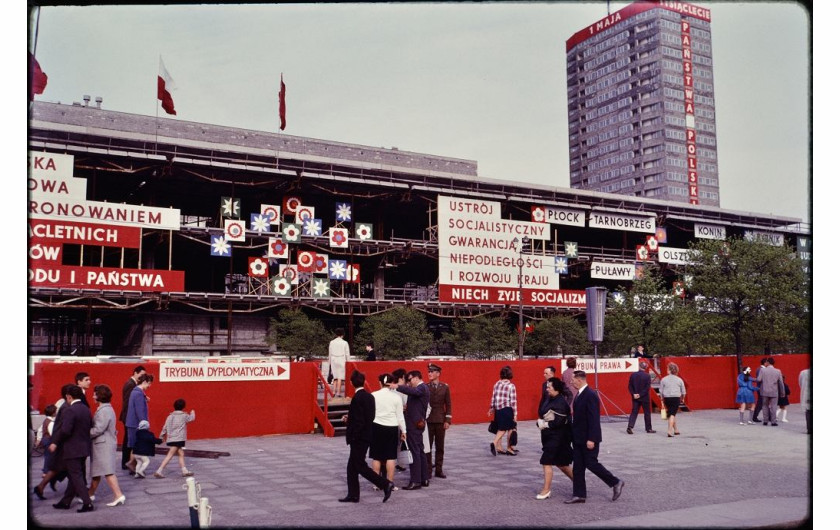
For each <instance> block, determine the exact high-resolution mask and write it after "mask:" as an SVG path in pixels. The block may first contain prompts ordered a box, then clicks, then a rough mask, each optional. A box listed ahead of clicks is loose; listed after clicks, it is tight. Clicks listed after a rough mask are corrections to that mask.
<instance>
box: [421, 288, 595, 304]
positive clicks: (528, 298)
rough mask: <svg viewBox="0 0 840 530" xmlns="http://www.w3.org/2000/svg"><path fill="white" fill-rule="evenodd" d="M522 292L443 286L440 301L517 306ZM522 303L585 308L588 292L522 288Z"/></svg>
mask: <svg viewBox="0 0 840 530" xmlns="http://www.w3.org/2000/svg"><path fill="white" fill-rule="evenodd" d="M519 291H520V290H519V289H517V288H515V287H514V288H509V287H494V286H490V285H481V286H475V285H469V286H466V285H446V284H441V285H440V288H439V290H438V299H439V300H440V301H441V302H453V303H467V304H494V305H496V304H505V305H518V304H519ZM522 303H523V305H527V306H545V307H575V308H585V307H586V291H571V290H554V289H526V288H523V289H522Z"/></svg>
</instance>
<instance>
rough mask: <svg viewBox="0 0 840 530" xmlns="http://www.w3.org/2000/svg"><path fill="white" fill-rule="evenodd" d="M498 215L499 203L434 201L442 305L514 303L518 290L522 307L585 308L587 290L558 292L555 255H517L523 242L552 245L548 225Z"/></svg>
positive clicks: (456, 199) (453, 200) (499, 210)
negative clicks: (449, 303)
mask: <svg viewBox="0 0 840 530" xmlns="http://www.w3.org/2000/svg"><path fill="white" fill-rule="evenodd" d="M501 210H502V206H501V203H498V202H493V201H483V200H478V199H464V198H460V197H447V196H443V195H439V196H438V255H439V259H438V272H439V279H440V280H439V291H438V293H439V294H438V298H439V299H440V301H441V302H457V303H473V304H494V305H498V304H518V303H519V293H520V286H521V292H522V297H523V298H522V302H523V304H527V305H538V306H550V307H576V308H577V307H586V293H585V291H569V290H561V289H560V277H559V274H558V273H557V272H556V271H555V267H554V257H553V256H544V255H536V254H520V252H519V249H520V245H521V243H520V242H521V241H522V239H523V237H527V238H529V239H532V240H540V241H548V240H550V238H551V225H550V224H548V223H539V222H531V221H515V220H510V219H502V215H501ZM514 239H516V242H514ZM520 264H521V271H522V272H521V276H520Z"/></svg>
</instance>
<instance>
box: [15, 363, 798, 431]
mask: <svg viewBox="0 0 840 530" xmlns="http://www.w3.org/2000/svg"><path fill="white" fill-rule="evenodd" d="M759 359H760V356H747V357H745V358H744V362H745V363H746V365H748V366H751V367H752V368H753V373H755V370H756V368H757V366H758V360H759ZM774 359H775V360H776V368H778V369H780V370H781V371H782V373H783V374H784V375H785V376H786V382H787V383H788V386H789V387H790V390H791V396H790V401H791V403H799V382H798V379H799V372H800V371H801V370H803V369H805V368H807V367H809V366H810V364H811V356H810V355H809V354H789V355H775V356H774ZM670 360H673V361H674V362H676V363H677V364H678V365H679V367H680V377H682V378H683V380H685V382H686V390H687V398H686V401H687V403H688V406H689V407H690V408H691V409H694V410H699V409H713V408H735V393H736V390H737V384H736V381H735V378H736V377H737V369H736V361H735V357H734V356H725V357H724V356H720V357H674V358H663V359H661V360H660V367H661V368H662V370H663V371H664V370H665V367H666V366H667V364H668V362H669V361H670ZM435 363H436V364H438V365H440V366H441V368H442V370H441V381H443V382H445V383H448V384H449V386H450V388H451V393H452V409H453V414H452V417H453V422H454V423H483V422H487V421H489V419H488V417H487V410H488V409H489V408H490V396H491V394H492V392H493V385H494V384H495V383H496V381H498V379H499V370H501V368H502V367H503V366H505V365H510V366H511V367H512V369H513V383H514V384H515V385H516V391H517V397H518V401H519V405H518V408H519V418H518V419H519V420H520V421H527V420H534V419H536V417H537V405H538V403H539V396H540V385H541V384H542V382H543V381H544V379H543V375H542V372H543V369H544V368H545V367H546V366H548V365H553V366H554V367H555V368H557V370H558V371H559V370H561V367H562V363H561V360H560V359H539V360H526V361H435ZM136 364H139V363H124V362H123V363H83V362H77V363H53V362H40V363H37V364H36V365H35V371H34V374H33V376H32V383H33V388H32V390H31V393H30V400H31V401H30V404H31V405H32V406H33V407H36V408H37V409H38V410H41V411H43V410H44V407H45V406H46V405H47V404H49V403H55V401H56V400H57V399H58V398H59V396H58V393H59V391H60V389H61V386H62V385H64V384H66V383H70V382H72V381H73V376H74V375H75V374H76V372H80V371H86V372H88V373H89V374H90V375H91V379H92V381H93V384H94V385H96V384H100V383H104V384H107V385H109V386H110V387H111V390H112V391H113V392H114V399H113V401H112V404H113V406H114V410H115V411H116V412H117V413H119V410H120V407H121V406H122V395H121V392H122V385H123V384H124V383H125V381H127V380H128V378H129V376H130V375H131V371H132V369H133V368H134V366H135V365H136ZM142 364H143V365H144V366H145V367H146V369H147V371H148V372H149V373H151V374H153V375H154V376H155V382H154V383H152V386H151V388H150V389H149V391H148V395H149V397H150V398H151V401H150V402H149V412H150V416H151V417H150V420H151V424H152V430H154V431H155V432H160V428H161V427H162V426H163V422H164V421H165V420H166V416H167V415H168V414H169V412H171V410H172V403H173V402H174V401H175V399H177V398H183V399H185V400H186V401H187V409H188V410H189V409H192V408H195V410H196V421H195V422H193V423H191V424H190V426H189V437H190V438H192V439H200V438H226V437H242V436H260V435H266V434H278V433H284V434H299V433H308V432H311V431H312V427H313V423H314V417H315V400H314V395H315V390H316V386H315V385H316V377H317V376H316V373H317V370H318V368H317V365H316V364H315V363H290V370H291V373H290V378H289V380H287V381H286V380H281V381H231V382H207V383H199V382H190V383H164V382H160V381H158V380H157V376H158V370H159V365H158V363H156V362H149V361H145V360H144V361H143V362H142ZM427 367H428V362H426V361H405V362H403V361H374V362H365V361H356V362H349V363H347V375H349V374H350V373H352V371H353V370H354V369H358V370H360V371H362V372H364V373H365V375H366V378H367V383H368V385H369V387H370V388H371V390H376V389H378V388H379V380H378V377H379V374H381V373H384V372H392V371H393V370H395V369H397V368H405V369H406V370H408V371H410V370H419V371H420V373H421V374H423V380H424V381H428V375H427ZM629 376H630V374H629V373H599V374H598V389H599V390H600V391H601V394H602V401H603V403H604V405H605V407H606V412H607V414H622V413H625V414H626V413H627V412H629V408H630V396H629V394H628V392H627V381H628V378H629ZM589 384H590V385H591V386H593V387H594V386H595V378H594V374H589ZM352 394H353V389H352V388H349V389H348V395H351V396H352ZM602 411H603V409H602ZM120 428H121V426H120ZM120 436H121V435H120ZM120 439H122V438H120Z"/></svg>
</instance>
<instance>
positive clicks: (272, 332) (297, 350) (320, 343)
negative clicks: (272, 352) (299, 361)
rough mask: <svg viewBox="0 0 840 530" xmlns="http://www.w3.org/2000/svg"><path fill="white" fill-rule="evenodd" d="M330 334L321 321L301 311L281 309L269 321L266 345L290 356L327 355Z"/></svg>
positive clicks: (307, 357) (310, 356) (308, 357)
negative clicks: (273, 346) (272, 346)
mask: <svg viewBox="0 0 840 530" xmlns="http://www.w3.org/2000/svg"><path fill="white" fill-rule="evenodd" d="M330 339H331V337H330V334H329V333H327V330H326V329H325V328H324V324H323V323H322V322H321V321H320V320H314V319H311V318H309V317H308V316H307V315H306V314H305V313H304V312H303V311H301V310H300V309H281V310H280V311H279V312H278V313H277V318H272V319H271V320H270V321H269V327H268V336H267V337H266V343H267V344H269V345H272V344H273V345H275V346H276V347H277V350H278V351H281V352H284V353H288V354H289V355H302V356H303V357H305V358H306V359H311V358H312V357H313V356H314V355H326V353H327V348H328V346H329V342H330Z"/></svg>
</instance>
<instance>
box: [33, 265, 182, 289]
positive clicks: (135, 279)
mask: <svg viewBox="0 0 840 530" xmlns="http://www.w3.org/2000/svg"><path fill="white" fill-rule="evenodd" d="M29 286H30V287H72V288H78V289H102V290H110V291H143V292H150V293H157V292H173V291H175V292H180V291H183V290H184V271H169V270H156V269H116V268H105V267H73V266H63V265H48V264H46V263H45V262H43V261H40V262H35V261H33V262H30V264H29Z"/></svg>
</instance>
